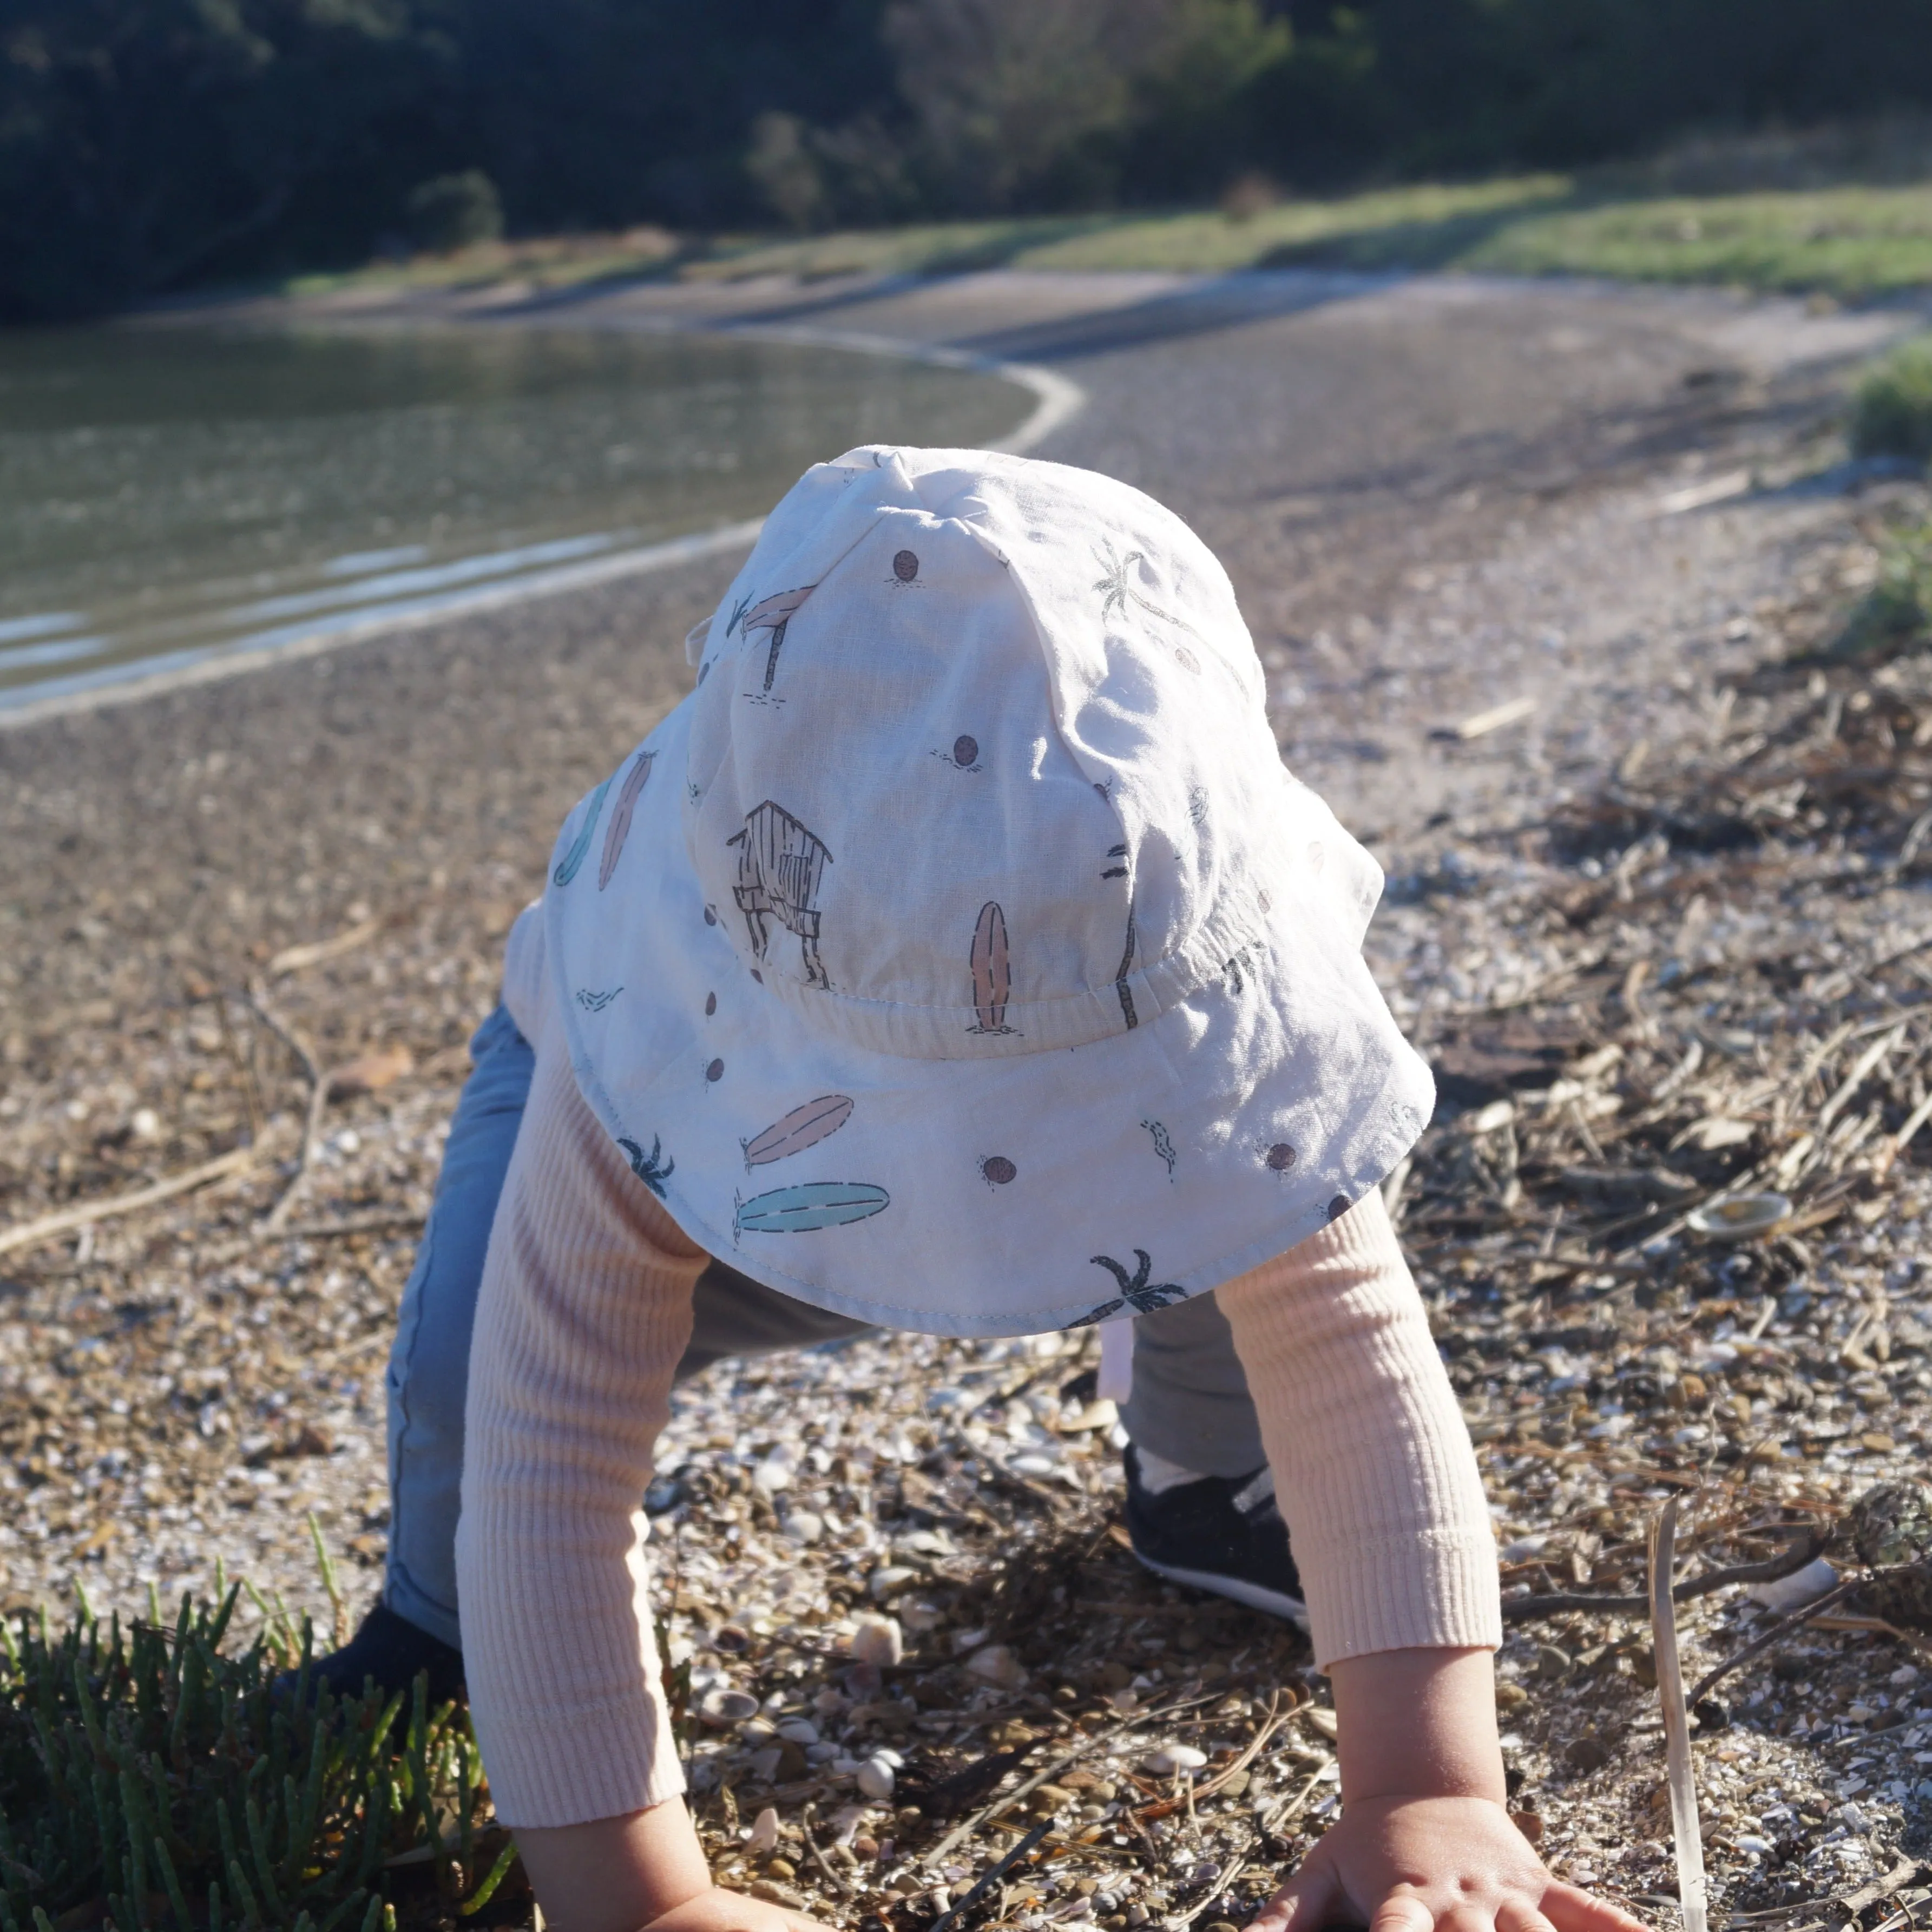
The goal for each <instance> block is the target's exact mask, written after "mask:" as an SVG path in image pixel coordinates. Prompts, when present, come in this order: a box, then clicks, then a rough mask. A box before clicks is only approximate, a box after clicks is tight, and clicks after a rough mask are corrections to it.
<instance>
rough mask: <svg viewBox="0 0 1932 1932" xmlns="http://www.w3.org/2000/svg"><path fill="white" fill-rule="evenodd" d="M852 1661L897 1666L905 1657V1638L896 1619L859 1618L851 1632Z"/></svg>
mask: <svg viewBox="0 0 1932 1932" xmlns="http://www.w3.org/2000/svg"><path fill="white" fill-rule="evenodd" d="M850 1649H851V1652H852V1656H853V1661H854V1662H856V1663H859V1664H877V1665H880V1666H883V1665H886V1664H897V1663H898V1661H899V1660H900V1659H901V1658H903V1657H904V1655H905V1637H904V1634H903V1633H902V1632H901V1630H900V1628H899V1625H898V1619H897V1618H896V1617H861V1618H860V1619H859V1621H858V1624H857V1625H856V1628H854V1629H853V1632H852V1637H851V1644H850Z"/></svg>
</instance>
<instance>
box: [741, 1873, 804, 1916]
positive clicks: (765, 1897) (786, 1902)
mask: <svg viewBox="0 0 1932 1932" xmlns="http://www.w3.org/2000/svg"><path fill="white" fill-rule="evenodd" d="M745 1891H747V1892H748V1893H749V1894H751V1897H754V1898H755V1899H758V1900H761V1901H762V1902H763V1903H765V1904H766V1905H782V1906H784V1908H785V1909H786V1910H787V1912H802V1911H804V1910H805V1900H803V1899H802V1898H801V1897H799V1895H798V1894H797V1893H796V1892H795V1891H793V1890H792V1889H791V1888H790V1886H789V1885H780V1884H779V1883H778V1881H777V1880H776V1879H769V1878H759V1879H753V1880H752V1881H751V1883H750V1884H749V1885H747V1886H746V1887H745Z"/></svg>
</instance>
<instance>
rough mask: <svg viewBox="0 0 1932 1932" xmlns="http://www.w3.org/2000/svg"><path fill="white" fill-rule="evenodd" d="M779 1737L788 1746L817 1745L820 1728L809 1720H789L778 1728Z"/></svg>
mask: <svg viewBox="0 0 1932 1932" xmlns="http://www.w3.org/2000/svg"><path fill="white" fill-rule="evenodd" d="M778 1736H780V1737H781V1738H783V1739H784V1740H785V1741H786V1742H787V1743H788V1744H794V1745H815V1744H817V1742H818V1736H819V1733H818V1727H817V1725H816V1724H814V1723H813V1722H812V1721H811V1719H810V1718H786V1719H785V1721H784V1723H783V1724H780V1725H779V1726H778Z"/></svg>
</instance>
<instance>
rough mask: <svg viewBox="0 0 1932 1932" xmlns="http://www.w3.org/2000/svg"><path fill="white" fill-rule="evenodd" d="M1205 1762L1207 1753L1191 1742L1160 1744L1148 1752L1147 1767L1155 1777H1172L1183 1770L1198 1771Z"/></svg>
mask: <svg viewBox="0 0 1932 1932" xmlns="http://www.w3.org/2000/svg"><path fill="white" fill-rule="evenodd" d="M1207 1762H1208V1754H1207V1753H1206V1752H1205V1751H1197V1750H1196V1748H1194V1746H1193V1745H1162V1746H1161V1748H1160V1750H1158V1751H1153V1752H1151V1753H1150V1754H1148V1760H1147V1768H1148V1770H1150V1771H1151V1772H1153V1773H1154V1775H1155V1777H1157V1778H1175V1777H1178V1775H1180V1774H1181V1772H1184V1771H1199V1769H1201V1767H1202V1766H1203V1765H1205V1763H1207Z"/></svg>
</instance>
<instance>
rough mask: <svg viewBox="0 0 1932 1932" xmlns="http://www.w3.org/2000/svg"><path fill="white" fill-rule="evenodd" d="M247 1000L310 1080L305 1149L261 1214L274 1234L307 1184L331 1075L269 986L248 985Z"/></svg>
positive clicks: (304, 1125)
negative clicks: (273, 997) (278, 1195)
mask: <svg viewBox="0 0 1932 1932" xmlns="http://www.w3.org/2000/svg"><path fill="white" fill-rule="evenodd" d="M248 1004H249V1005H250V1006H251V1007H254V1010H255V1012H256V1013H257V1015H258V1016H260V1019H261V1022H262V1024H263V1025H264V1026H266V1028H268V1029H269V1031H270V1032H271V1033H272V1034H274V1035H275V1037H276V1038H277V1039H278V1040H280V1041H281V1043H282V1044H283V1045H284V1046H286V1047H287V1049H288V1050H289V1051H290V1052H291V1053H293V1055H295V1057H296V1059H297V1060H299V1061H301V1063H302V1073H303V1075H304V1076H305V1078H306V1079H307V1080H308V1115H307V1116H306V1118H305V1119H304V1121H303V1122H302V1149H301V1151H300V1152H299V1154H297V1155H296V1171H295V1172H294V1174H293V1175H292V1176H291V1177H290V1181H289V1184H288V1186H287V1187H285V1188H284V1189H283V1190H282V1194H281V1199H280V1200H278V1202H276V1203H275V1205H274V1206H273V1207H272V1208H270V1209H269V1211H268V1213H267V1214H266V1215H264V1216H263V1217H262V1220H261V1223H260V1227H261V1231H262V1232H263V1233H265V1234H273V1233H275V1232H278V1231H279V1230H280V1229H281V1228H282V1226H284V1223H287V1220H288V1218H289V1217H290V1214H292V1213H293V1212H294V1211H295V1205H296V1200H297V1199H298V1197H299V1196H300V1195H301V1193H302V1190H303V1189H304V1188H305V1186H306V1185H307V1184H308V1177H309V1174H310V1172H311V1169H312V1167H313V1166H314V1161H315V1156H316V1150H317V1148H318V1147H320V1145H321V1143H322V1115H323V1109H324V1108H325V1107H326V1106H328V1105H329V1079H328V1076H326V1074H325V1073H323V1070H322V1063H321V1062H320V1061H318V1060H317V1058H316V1057H315V1053H314V1049H312V1048H311V1046H310V1045H309V1043H308V1041H307V1040H304V1039H303V1038H302V1035H301V1034H299V1033H297V1032H296V1030H295V1029H294V1028H293V1027H292V1026H290V1025H289V1023H288V1022H287V1021H286V1020H285V1019H283V1018H282V1016H281V1015H280V1014H279V1013H277V1012H276V1011H275V1008H274V1007H272V1006H271V1005H270V1004H269V995H268V990H267V989H266V986H264V985H263V983H262V982H261V981H260V980H257V981H256V982H255V983H254V985H253V986H251V987H250V988H249V989H248Z"/></svg>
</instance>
